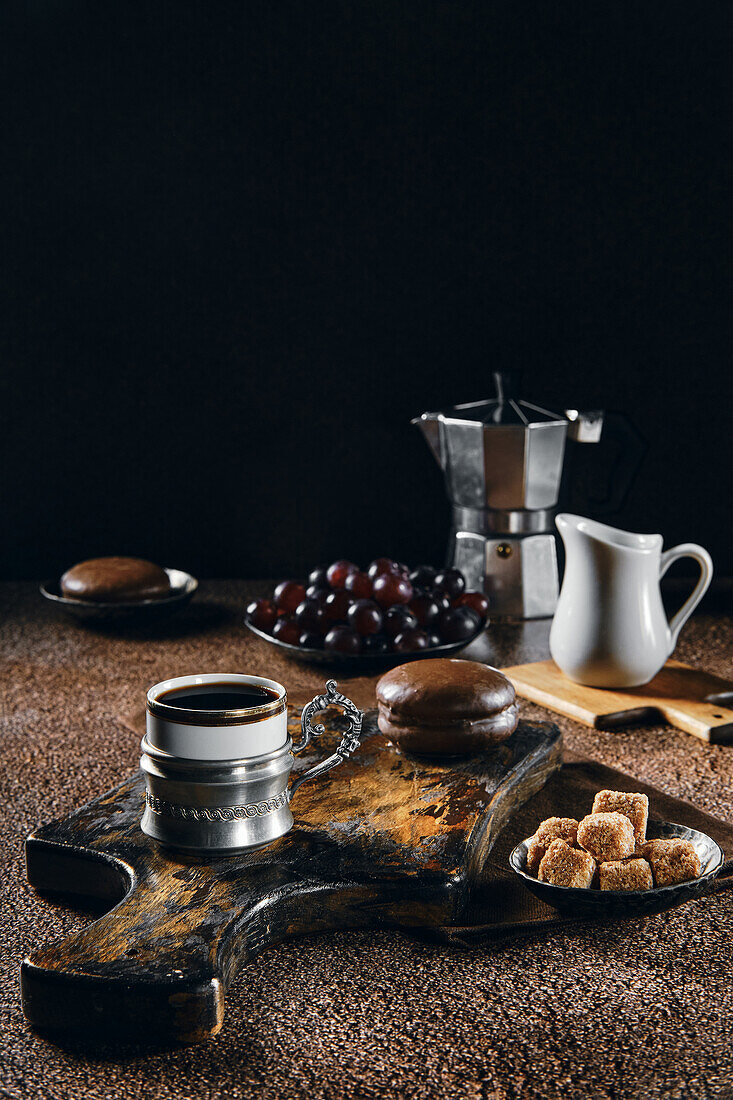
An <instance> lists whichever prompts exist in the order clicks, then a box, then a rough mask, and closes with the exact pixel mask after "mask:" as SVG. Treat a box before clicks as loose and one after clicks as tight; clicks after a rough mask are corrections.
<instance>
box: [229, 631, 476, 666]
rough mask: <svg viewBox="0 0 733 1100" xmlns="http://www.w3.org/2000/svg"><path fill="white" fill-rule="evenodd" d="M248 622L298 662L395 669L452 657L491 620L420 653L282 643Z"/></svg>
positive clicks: (474, 639)
mask: <svg viewBox="0 0 733 1100" xmlns="http://www.w3.org/2000/svg"><path fill="white" fill-rule="evenodd" d="M244 625H245V626H246V627H247V628H248V630H251V631H252V633H253V634H256V635H257V637H258V638H262V640H263V642H269V643H270V645H274V646H277V648H278V649H282V650H283V651H284V652H285V653H286V654H287V655H288V656H289V657H292V658H293V659H294V660H296V661H306V662H309V663H313V664H319V665H331V666H333V665H340V666H342V667H349V668H354V669H357V668H393V667H394V666H395V665H403V664H405V662H406V661H419V660H421V659H425V658H426V657H452V656H454V655H455V654H456V653H458V652H459V651H460V650H462V649H465V648H466V646H469V645H471V643H472V642H475V641H476V639H477V638H478V636H479V634H481V633H482V632H483V631H484V630H486V627H487V626H488V625H489V624H488V621H487V622H485V623H482V625H481V626H480V627H479V629H478V630H477V631H476V633H475V634H474V635H473V636H472V637H471V638H468V639H467V641H465V642H447V643H446V644H445V645H437V646H434V647H433V648H432V649H421V650H418V651H417V652H416V653H331V652H329V651H328V650H325V649H304V648H303V646H298V645H290V643H289V642H281V641H280V640H279V638H273V637H272V635H271V634H266V633H265V631H264V630H260V629H259V627H256V626H252V624H251V623H248V622H247V620H246V619H245V620H244Z"/></svg>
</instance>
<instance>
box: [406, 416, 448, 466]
mask: <svg viewBox="0 0 733 1100" xmlns="http://www.w3.org/2000/svg"><path fill="white" fill-rule="evenodd" d="M412 423H413V424H415V426H416V427H418V428H419V429H420V431H421V432H422V434H423V436H424V437H425V442H426V443H427V444H428V446H429V447H430V450H431V451H432V452H433V455H434V456H435V461H436V462H437V463H438V465H439V466H440V468H441V470H444V469H445V453H444V451H443V442H442V439H441V432H440V413H431V412H426V413H423V414H422V415H421V416H416V417H415V418H414V420H413V421H412Z"/></svg>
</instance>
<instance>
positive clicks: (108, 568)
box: [61, 557, 171, 603]
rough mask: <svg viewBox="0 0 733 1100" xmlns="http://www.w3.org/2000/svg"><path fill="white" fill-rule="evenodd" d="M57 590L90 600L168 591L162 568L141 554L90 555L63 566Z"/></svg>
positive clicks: (126, 599)
mask: <svg viewBox="0 0 733 1100" xmlns="http://www.w3.org/2000/svg"><path fill="white" fill-rule="evenodd" d="M61 592H62V594H63V595H64V596H71V597H73V598H74V599H76V600H89V601H90V602H92V603H134V602H137V601H138V600H159V599H162V598H163V597H165V596H169V595H170V593H171V584H170V580H169V579H168V574H167V573H166V571H165V569H161V567H160V566H159V565H155V564H154V563H153V562H151V561H145V560H143V559H142V558H120V557H112V558H90V559H89V560H88V561H81V562H79V563H78V564H77V565H74V566H72V567H71V569H67V570H66V572H65V573H64V575H63V577H62V578H61Z"/></svg>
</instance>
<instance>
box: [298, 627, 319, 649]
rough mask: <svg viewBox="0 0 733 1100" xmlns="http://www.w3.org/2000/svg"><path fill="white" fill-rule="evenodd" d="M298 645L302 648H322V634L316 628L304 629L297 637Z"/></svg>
mask: <svg viewBox="0 0 733 1100" xmlns="http://www.w3.org/2000/svg"><path fill="white" fill-rule="evenodd" d="M298 645H299V646H302V647H303V649H323V635H322V634H319V633H318V631H316V630H304V631H303V633H302V634H301V635H300V638H298Z"/></svg>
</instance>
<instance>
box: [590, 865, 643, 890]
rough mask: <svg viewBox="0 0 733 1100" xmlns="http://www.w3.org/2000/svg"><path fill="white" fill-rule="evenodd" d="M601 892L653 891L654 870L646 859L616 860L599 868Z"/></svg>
mask: <svg viewBox="0 0 733 1100" xmlns="http://www.w3.org/2000/svg"><path fill="white" fill-rule="evenodd" d="M598 880H599V886H600V888H601V890H651V888H652V886H653V885H654V881H653V879H652V869H651V867H650V866H649V864H648V863H647V861H646V860H645V859H614V860H610V861H609V862H608V863H602V864H601V865H600V867H599V868H598Z"/></svg>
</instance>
